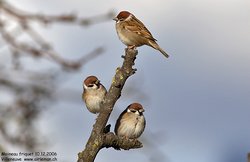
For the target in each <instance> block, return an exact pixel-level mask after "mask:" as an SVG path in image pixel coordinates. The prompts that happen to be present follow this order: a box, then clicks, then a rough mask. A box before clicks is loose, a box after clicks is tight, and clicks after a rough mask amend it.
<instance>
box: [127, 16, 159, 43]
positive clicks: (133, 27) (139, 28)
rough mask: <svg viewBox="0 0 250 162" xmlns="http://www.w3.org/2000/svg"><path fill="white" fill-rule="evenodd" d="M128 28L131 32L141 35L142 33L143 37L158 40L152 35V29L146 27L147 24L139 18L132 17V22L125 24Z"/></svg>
mask: <svg viewBox="0 0 250 162" xmlns="http://www.w3.org/2000/svg"><path fill="white" fill-rule="evenodd" d="M125 29H126V30H129V31H131V32H134V33H137V34H139V35H141V36H142V37H145V38H147V39H151V40H153V41H156V39H155V38H154V37H153V36H152V34H151V33H150V31H149V30H148V29H147V28H146V27H145V25H144V24H143V23H142V22H141V21H140V20H138V19H137V18H135V17H134V18H132V19H131V23H128V24H127V25H126V26H125Z"/></svg>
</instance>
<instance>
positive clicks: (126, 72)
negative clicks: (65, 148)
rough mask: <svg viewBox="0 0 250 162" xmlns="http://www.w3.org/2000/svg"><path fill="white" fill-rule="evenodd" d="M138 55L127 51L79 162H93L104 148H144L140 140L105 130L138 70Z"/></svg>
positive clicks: (135, 51) (79, 156) (133, 51)
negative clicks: (131, 78) (136, 63)
mask: <svg viewBox="0 0 250 162" xmlns="http://www.w3.org/2000/svg"><path fill="white" fill-rule="evenodd" d="M137 53H138V51H137V50H134V49H129V48H126V49H125V56H122V57H123V58H124V61H123V65H122V67H118V68H117V70H116V74H115V76H114V78H113V80H112V84H111V87H110V88H109V91H108V93H107V95H106V97H105V99H104V101H103V103H102V111H101V112H100V114H99V115H98V117H97V119H96V122H95V124H94V126H93V129H92V132H91V135H90V137H89V139H88V142H87V144H86V146H85V149H84V150H83V151H82V152H80V153H79V154H78V162H93V161H94V160H95V157H96V155H97V153H98V152H99V151H100V150H101V149H102V148H104V147H106V148H108V147H113V148H115V149H120V148H122V149H125V150H129V149H133V148H140V147H142V143H141V142H140V141H138V140H129V139H124V138H121V137H118V136H116V135H114V133H111V132H107V131H106V129H105V128H106V125H107V122H108V119H109V117H110V114H111V112H112V110H113V107H114V105H115V103H116V101H117V100H118V99H119V98H120V96H121V92H122V89H123V86H124V84H125V82H126V80H127V79H128V77H130V76H131V75H133V74H134V73H135V71H136V69H133V65H134V61H135V59H136V55H137Z"/></svg>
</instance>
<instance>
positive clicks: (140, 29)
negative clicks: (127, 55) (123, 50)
mask: <svg viewBox="0 0 250 162" xmlns="http://www.w3.org/2000/svg"><path fill="white" fill-rule="evenodd" d="M113 20H115V21H116V24H115V28H116V32H117V35H118V37H119V39H120V40H121V41H122V42H123V43H124V44H125V45H126V46H128V48H135V47H139V46H142V45H148V46H150V47H153V48H154V49H156V50H158V51H160V52H161V53H162V54H163V55H164V56H165V57H167V58H168V57H169V55H168V54H167V53H166V52H165V51H164V50H163V49H161V47H160V46H159V45H158V44H157V43H156V39H155V38H154V37H153V36H152V34H151V33H150V31H149V30H148V29H147V28H146V27H145V25H144V24H143V23H142V22H141V21H140V20H138V19H137V18H136V17H135V16H134V15H133V14H131V13H130V12H128V11H121V12H120V13H119V14H118V15H117V16H116V17H115V18H114V19H113Z"/></svg>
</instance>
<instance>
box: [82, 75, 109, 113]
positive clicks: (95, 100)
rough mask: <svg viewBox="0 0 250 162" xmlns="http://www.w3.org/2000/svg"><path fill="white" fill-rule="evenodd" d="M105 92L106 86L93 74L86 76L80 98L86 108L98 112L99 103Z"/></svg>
mask: <svg viewBox="0 0 250 162" xmlns="http://www.w3.org/2000/svg"><path fill="white" fill-rule="evenodd" d="M106 93H107V90H106V88H105V87H104V86H103V85H102V84H101V83H100V81H99V80H98V79H97V77H95V76H89V77H87V78H86V79H85V80H84V82H83V93H82V99H83V100H84V102H85V103H86V106H87V108H88V110H89V111H90V112H92V113H94V114H96V113H99V112H100V104H101V102H102V101H103V99H104V97H105V95H106Z"/></svg>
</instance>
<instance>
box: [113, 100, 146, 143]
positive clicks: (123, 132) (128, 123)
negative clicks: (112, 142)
mask: <svg viewBox="0 0 250 162" xmlns="http://www.w3.org/2000/svg"><path fill="white" fill-rule="evenodd" d="M143 112H144V109H143V107H142V105H141V104H139V103H132V104H131V105H129V106H128V107H127V108H126V109H125V110H124V111H123V112H122V113H121V115H120V116H119V118H118V119H117V121H116V124H115V134H116V135H118V136H121V137H126V138H128V139H137V138H138V137H140V136H141V134H142V132H143V131H144V129H145V126H146V120H145V117H144V116H143Z"/></svg>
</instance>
